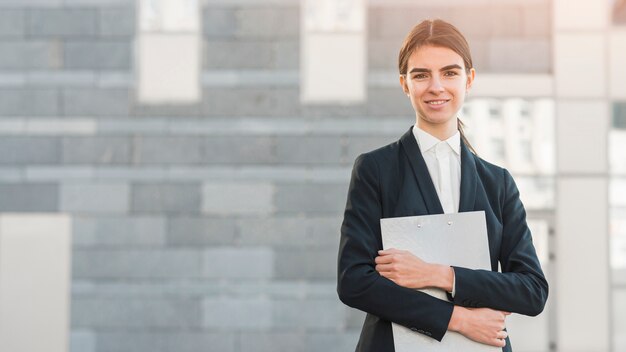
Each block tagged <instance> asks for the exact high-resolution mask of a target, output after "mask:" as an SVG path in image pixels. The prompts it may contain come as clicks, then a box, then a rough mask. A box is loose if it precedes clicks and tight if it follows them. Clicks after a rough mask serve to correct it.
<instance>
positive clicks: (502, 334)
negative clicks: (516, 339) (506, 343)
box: [496, 330, 509, 340]
mask: <svg viewBox="0 0 626 352" xmlns="http://www.w3.org/2000/svg"><path fill="white" fill-rule="evenodd" d="M507 336H509V334H508V333H507V332H506V331H504V330H502V331H498V335H497V336H496V338H498V339H501V340H504V339H506V338H507Z"/></svg>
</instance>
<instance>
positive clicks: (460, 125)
mask: <svg viewBox="0 0 626 352" xmlns="http://www.w3.org/2000/svg"><path fill="white" fill-rule="evenodd" d="M456 121H457V124H456V125H457V127H458V129H459V133H460V134H461V142H463V143H464V144H465V145H466V146H467V147H468V148H469V150H470V151H471V152H472V153H474V154H475V155H478V153H476V150H474V147H472V145H471V144H470V142H469V141H468V140H467V138H465V133H464V132H463V128H464V127H465V124H463V121H461V119H460V118H458V117H457V119H456Z"/></svg>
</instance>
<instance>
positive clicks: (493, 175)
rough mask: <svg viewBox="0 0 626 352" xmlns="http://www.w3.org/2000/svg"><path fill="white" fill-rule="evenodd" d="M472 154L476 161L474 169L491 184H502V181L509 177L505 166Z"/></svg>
mask: <svg viewBox="0 0 626 352" xmlns="http://www.w3.org/2000/svg"><path fill="white" fill-rule="evenodd" d="M472 156H473V158H474V161H475V163H476V171H477V172H478V174H479V175H480V177H481V178H482V179H483V180H488V181H490V183H491V184H499V185H502V186H504V184H503V181H505V180H506V179H507V178H510V177H511V174H510V173H509V171H508V170H507V169H506V168H504V167H502V166H498V165H496V164H493V163H490V162H488V161H486V160H485V159H483V158H481V157H479V156H478V155H475V154H472Z"/></svg>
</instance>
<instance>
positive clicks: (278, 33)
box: [0, 0, 551, 352]
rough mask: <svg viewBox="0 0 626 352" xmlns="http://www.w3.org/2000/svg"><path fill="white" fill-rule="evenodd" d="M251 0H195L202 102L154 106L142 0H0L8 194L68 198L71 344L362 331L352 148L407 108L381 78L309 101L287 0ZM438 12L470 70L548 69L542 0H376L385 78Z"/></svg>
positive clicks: (0, 198)
mask: <svg viewBox="0 0 626 352" xmlns="http://www.w3.org/2000/svg"><path fill="white" fill-rule="evenodd" d="M246 3H248V4H246V5H228V2H217V1H212V2H209V4H206V5H203V9H202V17H203V25H202V31H203V38H204V40H203V46H204V47H203V60H202V62H203V69H204V73H203V76H202V82H203V87H204V88H203V97H202V101H201V102H199V103H198V104H193V105H186V106H166V105H161V106H145V105H141V104H138V103H137V102H136V100H135V98H134V96H135V86H136V84H135V78H134V73H133V65H134V64H133V62H134V59H133V57H134V49H133V47H134V40H135V38H134V36H135V32H136V29H135V26H136V18H135V17H136V15H135V13H136V11H135V4H134V2H133V1H131V0H126V1H122V0H91V1H89V0H64V1H61V0H56V1H55V0H28V1H24V0H19V1H18V0H0V116H1V117H0V134H1V138H0V211H1V212H14V211H19V212H66V213H69V214H71V215H72V217H73V225H74V243H73V246H74V248H73V266H72V270H73V272H72V278H73V283H72V308H71V329H72V346H71V350H72V351H74V352H77V351H81V352H91V351H98V352H104V351H107V352H112V351H133V352H136V351H181V352H184V351H226V352H228V351H237V352H239V351H241V352H244V351H348V350H351V349H353V348H354V345H355V342H356V339H357V336H358V331H359V329H360V325H361V323H362V314H361V313H359V312H356V311H354V310H352V309H349V308H347V307H345V306H343V305H342V304H341V303H340V302H339V300H338V299H337V296H336V293H335V277H336V272H335V264H336V252H337V246H338V237H339V226H340V223H341V215H342V210H343V207H344V205H345V196H346V190H347V184H348V181H349V175H350V169H351V165H352V162H353V160H354V158H355V157H356V156H357V155H358V154H359V153H361V152H364V151H367V150H370V149H372V148H374V147H377V146H380V145H382V144H384V143H387V142H390V141H393V140H395V139H397V138H398V137H399V136H400V135H401V134H402V133H404V132H405V131H406V129H407V128H408V127H409V126H410V125H411V124H412V123H413V121H414V115H413V112H412V109H411V107H410V105H409V104H408V103H407V101H406V99H405V97H404V95H403V94H402V92H401V90H400V89H399V88H398V87H396V86H395V84H387V83H385V82H378V81H377V80H371V82H370V85H369V87H368V100H367V101H366V102H364V103H363V104H360V105H355V106H339V105H326V106H303V105H301V104H300V103H299V91H298V81H297V77H298V76H297V70H298V67H299V26H300V23H299V22H300V21H299V18H300V17H299V6H298V2H297V1H293V2H287V1H284V2H279V3H278V4H273V5H271V4H270V5H264V4H263V2H262V1H250V2H246ZM468 3H470V2H468ZM483 4H484V3H483ZM429 16H436V17H442V18H445V19H448V20H450V21H452V22H453V23H455V24H457V25H458V26H459V27H460V28H461V29H462V30H464V31H465V33H466V34H467V35H468V38H469V40H470V45H471V46H472V49H473V54H474V59H475V62H476V67H477V69H478V70H479V72H520V73H538V72H541V73H549V72H551V57H550V47H551V40H550V37H551V33H550V28H551V24H550V4H549V2H548V1H509V2H507V3H506V4H503V5H496V6H485V5H480V6H474V7H472V6H471V5H467V6H454V7H443V6H442V7H437V8H422V7H407V6H406V5H404V6H398V5H385V6H382V5H371V6H370V8H369V11H368V34H367V35H368V44H369V46H368V64H369V68H370V72H372V73H374V72H382V73H389V74H390V77H391V78H390V82H395V80H396V78H395V77H396V76H395V73H394V72H395V71H394V69H395V66H396V63H395V60H396V55H397V52H398V48H399V46H400V43H401V41H402V39H403V37H404V34H405V33H406V32H407V31H408V30H409V29H410V27H411V26H412V25H413V24H415V23H416V22H417V21H419V20H420V19H422V18H424V17H429ZM247 70H252V71H247ZM222 73H230V74H233V75H240V78H244V77H245V78H246V79H245V80H242V81H241V82H244V83H231V82H228V81H225V80H224V79H223V78H221V77H222V76H220V74H222Z"/></svg>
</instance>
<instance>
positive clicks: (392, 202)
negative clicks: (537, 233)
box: [337, 127, 548, 352]
mask: <svg viewBox="0 0 626 352" xmlns="http://www.w3.org/2000/svg"><path fill="white" fill-rule="evenodd" d="M412 128H413V127H411V128H410V129H409V131H408V132H406V133H405V134H404V135H403V136H402V137H401V138H400V140H398V141H396V142H394V143H391V144H389V145H387V146H384V147H382V148H379V149H376V150H374V151H371V152H369V153H365V154H361V155H360V156H359V157H358V158H357V159H356V161H355V163H354V168H353V170H352V179H351V181H350V187H349V189H348V200H347V204H346V210H345V213H344V219H343V224H342V226H341V242H340V246H339V260H338V280H337V292H338V294H339V298H340V299H341V301H342V302H344V303H345V304H347V305H349V306H351V307H354V308H357V309H360V310H362V311H365V312H367V316H366V318H365V322H364V324H363V328H362V330H361V337H360V339H359V343H358V345H357V347H356V351H375V352H386V351H394V345H393V335H392V330H391V324H390V322H394V323H397V324H401V325H404V326H406V327H408V328H410V329H412V330H414V331H418V332H420V333H423V334H425V335H428V336H430V337H432V338H433V339H436V340H439V341H441V339H442V338H443V337H444V334H445V333H446V331H447V328H448V323H449V321H450V317H451V315H452V309H453V305H459V306H463V307H488V308H493V309H498V310H503V311H509V312H514V313H519V314H524V315H532V316H534V315H537V314H539V313H541V311H542V310H543V307H544V305H545V303H546V299H547V297H548V282H547V281H546V279H545V277H544V275H543V272H542V270H541V266H540V264H539V260H538V259H537V254H536V252H535V248H534V246H533V243H532V237H531V234H530V230H529V229H528V226H527V224H526V211H525V210H524V206H523V205H522V202H521V201H520V199H519V191H518V190H517V187H516V185H515V182H514V181H513V178H512V177H511V174H510V173H509V172H508V171H507V170H506V169H503V168H501V167H498V166H495V165H493V164H490V163H488V162H486V161H484V160H482V159H481V158H479V157H478V156H476V155H474V154H472V153H470V151H469V150H468V148H467V146H466V145H465V144H463V143H461V194H460V201H459V203H460V204H459V212H465V211H475V210H484V211H485V214H486V220H487V232H488V236H489V251H490V256H491V271H488V270H471V269H467V268H461V267H454V273H455V278H456V293H455V296H454V298H453V299H452V297H450V298H451V299H452V302H453V303H450V302H445V301H442V300H439V299H437V298H433V297H431V296H429V295H427V294H425V293H422V292H419V291H415V290H412V289H408V288H404V287H401V286H398V285H396V284H395V283H394V282H392V281H391V280H388V279H386V278H384V277H382V276H380V275H379V274H378V272H377V271H376V270H375V264H374V258H375V257H376V256H377V255H378V254H377V251H378V250H379V249H382V240H381V235H380V222H379V221H380V219H381V218H388V217H399V216H413V215H425V214H442V213H443V209H442V207H441V204H440V202H439V198H438V196H437V192H436V190H435V186H434V185H433V183H432V180H431V178H430V175H429V173H428V169H427V167H426V163H425V162H424V158H423V157H422V154H421V152H420V150H419V147H418V145H417V141H416V140H415V137H414V135H413V132H412ZM498 262H500V264H501V270H502V273H498V272H497V270H498ZM503 350H504V351H511V345H510V341H508V339H507V346H506V347H505V348H503Z"/></svg>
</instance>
